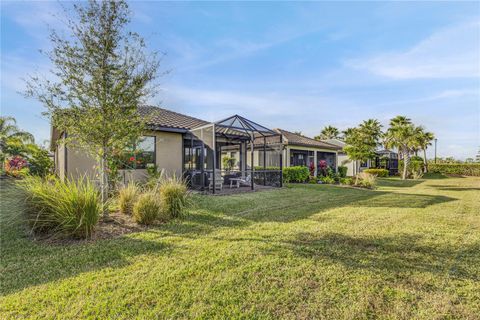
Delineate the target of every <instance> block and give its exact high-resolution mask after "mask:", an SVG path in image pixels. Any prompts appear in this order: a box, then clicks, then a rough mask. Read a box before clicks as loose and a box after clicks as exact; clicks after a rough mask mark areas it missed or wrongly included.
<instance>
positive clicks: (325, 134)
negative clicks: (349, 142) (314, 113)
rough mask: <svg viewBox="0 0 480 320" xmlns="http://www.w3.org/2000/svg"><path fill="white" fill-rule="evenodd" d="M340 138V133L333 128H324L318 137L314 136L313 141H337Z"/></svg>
mask: <svg viewBox="0 0 480 320" xmlns="http://www.w3.org/2000/svg"><path fill="white" fill-rule="evenodd" d="M339 136H340V131H339V130H338V129H337V128H335V127H334V126H326V127H325V128H323V129H322V131H321V132H320V135H318V136H315V137H314V139H315V140H327V139H337V138H338V137H339Z"/></svg>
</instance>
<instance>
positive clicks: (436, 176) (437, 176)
mask: <svg viewBox="0 0 480 320" xmlns="http://www.w3.org/2000/svg"><path fill="white" fill-rule="evenodd" d="M448 178H449V177H448V176H446V175H444V174H441V173H436V172H428V173H425V174H424V175H423V179H432V180H435V179H448Z"/></svg>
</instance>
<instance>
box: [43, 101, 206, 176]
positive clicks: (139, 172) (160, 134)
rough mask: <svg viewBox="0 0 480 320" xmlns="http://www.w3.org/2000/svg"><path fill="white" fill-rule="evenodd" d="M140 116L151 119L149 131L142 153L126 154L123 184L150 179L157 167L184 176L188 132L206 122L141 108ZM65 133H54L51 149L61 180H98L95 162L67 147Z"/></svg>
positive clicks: (168, 111) (146, 134)
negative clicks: (150, 168)
mask: <svg viewBox="0 0 480 320" xmlns="http://www.w3.org/2000/svg"><path fill="white" fill-rule="evenodd" d="M139 113H140V114H141V115H142V116H145V117H148V119H149V120H148V122H147V123H146V128H147V131H146V132H145V135H144V136H143V139H142V142H141V144H140V145H139V146H138V147H139V149H140V150H141V153H140V154H139V153H132V154H128V153H126V154H125V156H124V157H123V158H124V161H123V162H122V164H121V167H120V169H121V170H120V174H121V176H122V178H123V180H124V181H125V182H126V181H129V180H142V179H146V177H147V170H146V168H147V167H148V166H149V165H153V164H155V165H157V166H158V167H160V168H163V169H165V170H166V172H168V173H169V174H176V175H177V176H181V174H182V172H183V169H184V164H183V159H184V153H185V151H184V143H183V142H184V140H185V136H186V135H187V134H188V133H189V130H190V129H192V128H194V127H198V126H201V125H205V124H208V122H207V121H204V120H200V119H197V118H194V117H190V116H186V115H183V114H180V113H177V112H173V111H170V110H166V109H162V108H158V107H153V106H141V107H139ZM65 135H66V133H65V132H59V131H58V130H56V129H55V128H52V130H51V149H52V151H53V152H54V160H55V161H54V163H55V172H56V174H57V175H58V176H59V177H60V178H61V179H64V178H65V177H72V178H78V177H80V176H83V175H85V174H86V175H87V176H89V177H90V178H95V177H96V161H95V160H94V159H92V158H91V157H89V156H88V155H86V154H85V153H84V152H83V151H82V150H78V149H75V148H72V147H66V146H65V145H64V144H63V143H62V138H63V137H65Z"/></svg>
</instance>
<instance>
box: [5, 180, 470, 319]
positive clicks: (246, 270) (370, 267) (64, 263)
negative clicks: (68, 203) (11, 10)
mask: <svg viewBox="0 0 480 320" xmlns="http://www.w3.org/2000/svg"><path fill="white" fill-rule="evenodd" d="M0 196H1V198H0V199H1V262H0V293H1V298H0V318H1V319H8V318H59V319H68V318H70V319H77V318H99V319H104V318H115V319H118V318H124V319H131V318H208V319H210V318H256V319H263V318H265V319H278V318H296V319H298V318H304V319H312V318H325V319H366V318H388V319H411V318H417V319H443V318H447V319H448V318H459V319H479V317H480V200H479V199H480V178H445V179H427V180H419V181H406V182H402V181H400V180H397V179H384V180H382V181H381V182H380V187H379V188H378V189H377V190H375V191H369V190H358V189H350V188H343V187H337V186H324V185H296V186H293V187H291V188H284V189H282V190H273V191H265V192H258V193H254V194H243V195H237V196H229V197H212V196H203V197H202V196H197V197H196V200H197V201H196V202H197V206H196V208H195V209H194V210H192V213H191V215H190V216H189V217H188V218H187V219H185V220H183V221H175V222H171V223H169V224H166V225H163V226H161V227H157V228H153V229H150V230H149V231H146V232H140V233H133V234H130V235H128V236H125V237H121V238H117V239H113V240H103V241H98V242H95V243H84V244H74V245H46V244H43V243H38V242H33V241H31V240H29V238H28V237H27V236H26V234H25V231H24V229H23V227H22V225H21V223H20V222H19V220H18V215H19V214H21V210H22V204H21V203H20V202H19V201H18V200H17V197H16V191H15V190H14V189H13V188H12V187H11V185H10V186H9V185H8V184H6V183H5V182H4V181H2V188H1V194H0ZM16 217H17V218H16Z"/></svg>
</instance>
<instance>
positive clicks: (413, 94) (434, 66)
mask: <svg viewBox="0 0 480 320" xmlns="http://www.w3.org/2000/svg"><path fill="white" fill-rule="evenodd" d="M64 5H65V6H67V7H68V6H70V5H71V3H64ZM130 9H131V11H132V23H131V24H130V26H129V28H131V29H132V30H134V31H137V32H138V33H140V34H141V35H142V36H143V37H144V38H145V40H146V42H147V44H148V48H149V50H159V51H162V52H165V53H166V56H165V57H164V58H163V60H162V63H161V69H162V70H163V71H167V70H168V71H170V72H169V74H168V75H166V76H163V77H161V79H160V85H161V90H160V92H159V94H158V95H157V96H156V97H154V98H152V99H150V100H149V101H148V102H149V103H150V104H154V105H158V106H161V107H164V108H167V109H171V110H174V111H177V112H181V113H186V114H189V115H191V116H195V117H198V118H201V119H204V120H207V121H215V120H220V119H222V118H225V117H228V116H230V115H233V114H240V115H242V116H244V117H246V118H248V119H251V120H253V121H255V122H257V123H260V124H262V125H264V126H267V127H270V128H282V129H286V130H290V131H301V132H302V133H303V134H304V135H307V136H314V135H316V134H318V133H319V132H320V130H321V129H322V128H323V127H324V126H326V125H333V126H336V127H338V128H339V129H341V130H344V129H346V128H348V127H353V126H356V125H358V124H359V123H360V122H361V121H363V120H365V119H368V118H375V119H378V120H379V121H380V122H381V123H382V124H383V125H384V126H385V128H386V127H387V126H388V121H389V119H391V118H392V117H394V116H396V115H405V116H408V117H409V118H411V119H412V120H413V121H414V122H415V123H416V124H418V125H423V126H425V127H426V129H427V130H429V131H432V132H434V133H435V135H436V137H437V138H438V151H437V153H438V156H441V157H446V156H454V157H455V158H459V159H465V158H468V157H472V158H474V157H475V154H476V153H477V152H478V151H479V148H480V2H458V1H456V2H359V1H357V2H157V1H149V2H140V1H132V2H130ZM59 16H61V3H59V2H57V1H52V2H17V1H12V2H7V1H2V2H1V67H0V68H1V114H2V116H13V117H15V118H16V119H17V122H18V125H19V126H20V127H21V128H22V129H24V130H28V131H30V132H32V133H33V134H34V135H35V137H36V140H37V142H40V143H42V142H44V141H46V140H48V139H49V134H50V127H49V122H48V119H46V118H44V117H42V115H41V113H42V111H44V108H43V106H42V105H41V104H40V103H38V102H37V101H35V100H31V99H26V98H24V97H23V96H22V95H21V92H22V91H24V89H25V84H24V82H23V80H22V79H23V78H25V77H27V76H28V75H29V74H32V73H35V72H36V73H40V74H47V73H48V72H49V70H50V64H49V61H48V60H46V59H45V57H44V56H43V55H42V54H40V53H39V49H43V50H45V49H49V48H50V43H49V41H48V26H50V27H51V28H54V29H59V30H62V29H64V28H65V27H64V26H63V24H62V20H61V19H60V18H59ZM428 156H429V157H433V148H430V149H429V150H428Z"/></svg>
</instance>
